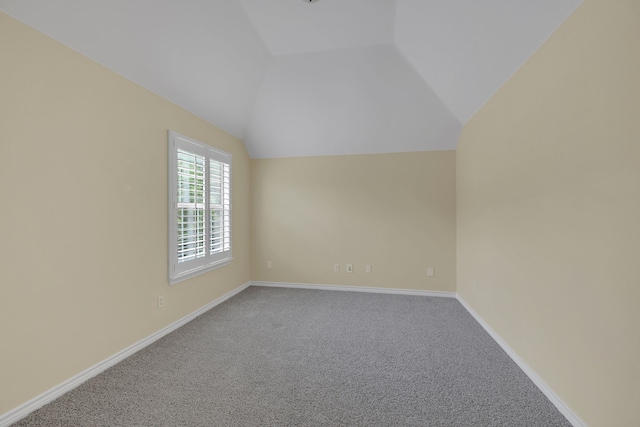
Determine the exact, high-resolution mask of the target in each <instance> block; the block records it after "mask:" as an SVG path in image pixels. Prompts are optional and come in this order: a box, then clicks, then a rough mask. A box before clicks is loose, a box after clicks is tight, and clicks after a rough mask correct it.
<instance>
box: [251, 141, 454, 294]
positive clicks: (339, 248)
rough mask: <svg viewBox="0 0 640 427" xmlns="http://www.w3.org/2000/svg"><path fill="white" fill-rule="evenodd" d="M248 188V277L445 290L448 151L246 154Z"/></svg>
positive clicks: (450, 269) (450, 235)
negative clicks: (348, 270)
mask: <svg viewBox="0 0 640 427" xmlns="http://www.w3.org/2000/svg"><path fill="white" fill-rule="evenodd" d="M251 194H252V196H251V197H252V207H251V208H252V213H253V215H252V220H251V221H252V230H251V233H252V271H251V273H252V280H258V281H275V282H293V283H312V284H330V285H348V286H373V287H384V288H403V289H419V290H431V291H448V292H454V291H455V280H456V278H455V226H456V224H455V209H456V202H455V152H453V151H437V152H420V153H401V154H374V155H355V156H331V157H303V158H287V159H259V160H252V161H251ZM267 261H271V262H272V265H273V268H272V269H267ZM336 263H338V264H340V265H341V271H340V272H339V273H335V272H334V271H333V265H334V264H336ZM348 263H350V264H353V265H354V272H353V273H351V274H349V273H346V271H345V264H348ZM367 264H369V265H372V267H373V271H372V273H365V265H367ZM427 267H434V268H435V276H434V277H427Z"/></svg>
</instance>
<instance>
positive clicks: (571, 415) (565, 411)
mask: <svg viewBox="0 0 640 427" xmlns="http://www.w3.org/2000/svg"><path fill="white" fill-rule="evenodd" d="M458 301H460V304H462V306H463V307H464V308H465V309H467V311H468V312H469V314H471V316H473V318H474V319H476V321H477V322H478V323H479V324H480V326H482V327H483V328H484V330H485V331H487V333H488V334H489V335H491V338H493V339H494V341H495V342H497V343H498V345H499V346H500V347H502V349H503V350H504V351H505V353H507V355H508V356H509V357H510V358H511V359H512V360H513V361H514V362H516V364H517V365H518V366H519V367H520V369H522V371H523V372H524V373H525V374H526V375H527V376H528V377H529V379H530V380H531V381H532V382H533V383H534V384H535V385H536V387H538V388H539V389H540V391H541V392H542V393H544V395H545V396H547V399H549V401H550V402H551V403H553V405H554V406H555V407H556V408H557V409H558V411H560V413H561V414H562V415H564V417H565V418H566V419H567V420H568V421H569V422H570V423H571V425H572V426H574V427H587V424H586V423H585V422H584V421H582V420H581V419H580V417H578V415H576V413H575V412H573V411H572V410H571V408H569V406H567V405H566V404H565V403H564V402H563V401H562V399H560V398H559V397H558V395H557V394H555V393H554V392H553V390H551V388H549V386H548V385H547V384H545V382H544V381H543V380H542V378H540V377H539V376H538V374H536V373H535V371H534V370H533V369H531V368H530V367H529V365H527V364H526V363H525V362H524V360H522V359H521V358H520V356H518V354H517V353H516V352H515V351H513V349H512V348H511V347H509V345H508V344H507V343H506V342H505V341H504V340H503V339H502V338H501V337H500V335H498V334H497V332H496V331H494V330H493V329H492V328H491V326H489V324H488V323H487V322H485V321H484V319H482V317H480V315H479V314H478V313H476V311H475V310H474V309H473V308H471V306H470V305H469V304H468V303H467V302H466V301H465V300H464V298H462V297H461V296H460V295H459V294H458Z"/></svg>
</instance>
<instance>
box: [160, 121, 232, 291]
mask: <svg viewBox="0 0 640 427" xmlns="http://www.w3.org/2000/svg"><path fill="white" fill-rule="evenodd" d="M169 156H170V157H169V200H170V208H169V281H170V282H171V283H175V282H177V281H180V280H183V279H184V278H188V277H192V276H194V275H196V274H200V273H202V272H204V271H208V270H210V269H212V268H215V267H218V266H221V265H225V264H227V263H229V262H230V261H231V259H232V258H231V155H230V154H228V153H225V152H223V151H220V150H216V149H213V148H211V147H210V146H208V145H205V144H202V143H200V142H198V141H194V140H192V139H190V138H187V137H184V136H182V135H179V134H177V133H175V132H169Z"/></svg>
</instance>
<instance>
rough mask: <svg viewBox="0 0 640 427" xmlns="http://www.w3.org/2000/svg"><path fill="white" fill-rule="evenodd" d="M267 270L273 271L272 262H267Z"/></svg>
mask: <svg viewBox="0 0 640 427" xmlns="http://www.w3.org/2000/svg"><path fill="white" fill-rule="evenodd" d="M267 268H268V269H269V270H271V269H272V268H273V264H271V261H267Z"/></svg>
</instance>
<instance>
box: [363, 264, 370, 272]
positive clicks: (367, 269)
mask: <svg viewBox="0 0 640 427" xmlns="http://www.w3.org/2000/svg"><path fill="white" fill-rule="evenodd" d="M364 271H365V272H366V273H371V266H370V265H366V266H365V267H364Z"/></svg>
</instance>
